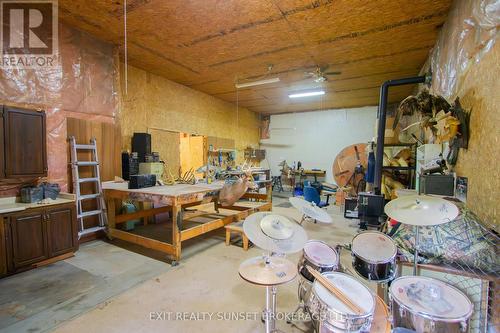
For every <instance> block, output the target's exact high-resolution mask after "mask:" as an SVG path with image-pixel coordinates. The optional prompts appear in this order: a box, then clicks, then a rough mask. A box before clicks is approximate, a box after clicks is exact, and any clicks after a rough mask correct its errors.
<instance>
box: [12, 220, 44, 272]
mask: <svg viewBox="0 0 500 333" xmlns="http://www.w3.org/2000/svg"><path fill="white" fill-rule="evenodd" d="M10 226H11V238H12V264H13V266H14V267H13V268H14V269H17V268H20V267H23V266H29V265H31V264H33V263H36V262H39V261H42V260H45V259H47V258H48V249H47V238H46V230H45V220H44V218H43V212H42V211H34V212H30V213H26V214H16V215H13V216H12V217H11V218H10Z"/></svg>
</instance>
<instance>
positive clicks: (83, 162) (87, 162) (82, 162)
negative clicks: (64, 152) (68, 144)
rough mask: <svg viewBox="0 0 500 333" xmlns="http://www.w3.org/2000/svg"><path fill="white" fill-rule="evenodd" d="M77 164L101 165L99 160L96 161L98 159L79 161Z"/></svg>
mask: <svg viewBox="0 0 500 333" xmlns="http://www.w3.org/2000/svg"><path fill="white" fill-rule="evenodd" d="M76 165H78V166H87V165H99V162H96V161H77V162H76Z"/></svg>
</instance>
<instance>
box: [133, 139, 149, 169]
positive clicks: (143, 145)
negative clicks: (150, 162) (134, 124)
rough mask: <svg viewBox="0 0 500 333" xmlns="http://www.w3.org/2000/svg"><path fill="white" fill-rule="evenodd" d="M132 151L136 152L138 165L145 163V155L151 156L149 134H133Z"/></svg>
mask: <svg viewBox="0 0 500 333" xmlns="http://www.w3.org/2000/svg"><path fill="white" fill-rule="evenodd" d="M132 151H133V152H137V154H138V156H139V163H142V162H146V155H151V134H149V133H134V135H133V136H132Z"/></svg>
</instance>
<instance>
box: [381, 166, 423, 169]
mask: <svg viewBox="0 0 500 333" xmlns="http://www.w3.org/2000/svg"><path fill="white" fill-rule="evenodd" d="M382 169H386V170H415V167H414V166H411V167H395V166H383V167H382Z"/></svg>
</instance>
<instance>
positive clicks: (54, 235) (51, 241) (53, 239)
mask: <svg viewBox="0 0 500 333" xmlns="http://www.w3.org/2000/svg"><path fill="white" fill-rule="evenodd" d="M47 215H48V219H47V238H48V245H49V256H50V257H55V256H58V255H61V254H64V253H68V252H71V251H75V250H76V246H77V244H78V231H77V229H76V209H75V207H74V205H65V206H62V207H57V208H51V209H47Z"/></svg>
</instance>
